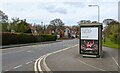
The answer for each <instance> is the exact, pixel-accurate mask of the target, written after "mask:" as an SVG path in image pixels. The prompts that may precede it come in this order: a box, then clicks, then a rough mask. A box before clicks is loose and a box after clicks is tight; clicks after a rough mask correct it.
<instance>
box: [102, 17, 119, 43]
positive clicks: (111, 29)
mask: <svg viewBox="0 0 120 73" xmlns="http://www.w3.org/2000/svg"><path fill="white" fill-rule="evenodd" d="M103 23H104V24H106V25H107V26H106V28H105V29H104V31H103V33H104V35H105V37H107V38H109V39H110V40H112V41H113V42H115V43H117V41H120V23H119V22H118V21H116V20H114V19H105V20H104V21H103Z"/></svg>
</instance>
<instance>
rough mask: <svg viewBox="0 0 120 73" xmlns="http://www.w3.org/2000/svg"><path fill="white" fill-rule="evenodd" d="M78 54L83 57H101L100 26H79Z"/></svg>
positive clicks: (92, 24)
mask: <svg viewBox="0 0 120 73" xmlns="http://www.w3.org/2000/svg"><path fill="white" fill-rule="evenodd" d="M79 42H80V43H79V49H80V50H79V52H80V54H82V56H83V57H101V56H102V54H103V51H102V24H101V23H89V24H80V41H79Z"/></svg>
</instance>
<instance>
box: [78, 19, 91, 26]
mask: <svg viewBox="0 0 120 73" xmlns="http://www.w3.org/2000/svg"><path fill="white" fill-rule="evenodd" d="M86 23H91V21H90V20H81V21H79V22H78V24H79V25H80V24H86Z"/></svg>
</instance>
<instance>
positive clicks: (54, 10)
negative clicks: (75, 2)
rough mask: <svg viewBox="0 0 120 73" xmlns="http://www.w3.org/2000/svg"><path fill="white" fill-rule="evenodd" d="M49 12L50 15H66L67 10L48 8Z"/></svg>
mask: <svg viewBox="0 0 120 73" xmlns="http://www.w3.org/2000/svg"><path fill="white" fill-rule="evenodd" d="M46 10H47V11H49V12H50V13H60V14H66V13H67V10H66V9H65V8H63V7H52V8H51V7H48V8H46Z"/></svg>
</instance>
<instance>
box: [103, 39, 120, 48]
mask: <svg viewBox="0 0 120 73" xmlns="http://www.w3.org/2000/svg"><path fill="white" fill-rule="evenodd" d="M102 45H103V46H105V47H110V48H115V49H120V46H119V45H118V44H117V43H114V42H112V41H111V40H110V39H108V38H107V39H106V40H105V43H104V40H102Z"/></svg>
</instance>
